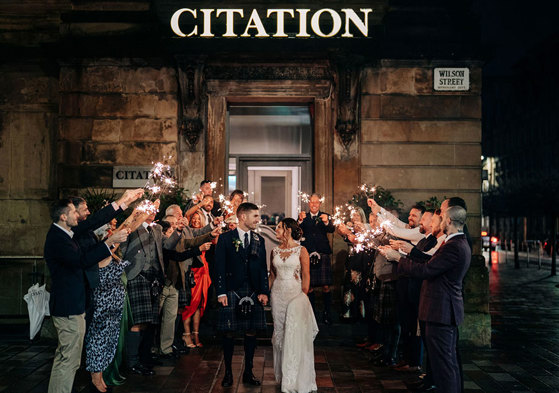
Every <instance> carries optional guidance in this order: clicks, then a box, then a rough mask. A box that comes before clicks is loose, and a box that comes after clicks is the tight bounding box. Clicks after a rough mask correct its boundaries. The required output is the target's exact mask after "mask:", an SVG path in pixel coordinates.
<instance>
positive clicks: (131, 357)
mask: <svg viewBox="0 0 559 393" xmlns="http://www.w3.org/2000/svg"><path fill="white" fill-rule="evenodd" d="M141 338H142V336H141V333H140V332H132V331H129V332H128V334H127V335H126V363H127V364H128V367H133V366H135V365H136V364H138V363H140V358H139V357H138V348H139V347H140V340H141Z"/></svg>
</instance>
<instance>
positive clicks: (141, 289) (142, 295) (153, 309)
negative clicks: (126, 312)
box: [127, 271, 159, 324]
mask: <svg viewBox="0 0 559 393" xmlns="http://www.w3.org/2000/svg"><path fill="white" fill-rule="evenodd" d="M143 274H145V275H146V276H147V278H146V277H144V275H142V274H139V275H138V276H137V277H136V278H134V279H133V280H129V281H128V286H127V290H128V298H129V300H130V309H131V310H132V317H133V321H134V324H140V323H152V324H156V323H158V322H159V299H154V298H153V297H152V296H151V283H152V280H153V279H154V274H153V272H151V271H149V272H144V273H143Z"/></svg>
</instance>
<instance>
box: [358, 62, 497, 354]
mask: <svg viewBox="0 0 559 393" xmlns="http://www.w3.org/2000/svg"><path fill="white" fill-rule="evenodd" d="M437 66H450V65H449V64H448V62H445V63H444V64H435V63H433V62H421V61H388V60H385V61H381V62H380V64H379V65H377V66H375V67H369V68H367V69H365V70H364V72H363V77H362V86H361V133H360V142H359V157H360V182H361V183H367V184H371V185H374V184H378V185H381V186H383V187H384V188H386V189H388V190H390V191H392V193H393V194H394V196H395V197H396V198H399V199H401V200H402V202H403V203H404V208H403V210H404V212H405V213H407V211H408V210H409V208H410V207H411V206H412V205H413V204H414V203H415V202H417V201H421V200H425V199H428V198H430V197H432V196H436V197H438V198H439V199H441V200H442V199H443V198H444V197H450V196H460V197H462V198H464V200H465V201H466V203H467V205H468V222H467V223H468V227H469V230H470V233H471V235H472V238H473V241H474V254H479V253H480V251H481V247H480V231H481V68H480V65H479V64H477V63H473V64H467V63H466V64H464V63H463V62H462V63H460V64H456V66H457V67H464V66H469V67H470V83H471V89H470V90H469V91H467V92H435V91H434V89H433V68H435V67H437ZM405 213H404V214H405ZM465 283H466V285H465V307H466V320H465V323H464V324H463V326H462V328H461V340H463V341H466V342H468V343H470V344H473V345H477V346H490V344H491V318H490V315H489V310H488V304H489V281H488V274H487V269H486V267H485V265H484V264H483V262H480V261H479V260H478V259H477V258H473V261H472V267H471V268H470V270H469V272H468V274H467V276H466V279H465Z"/></svg>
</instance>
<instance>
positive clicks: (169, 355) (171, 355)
mask: <svg viewBox="0 0 559 393" xmlns="http://www.w3.org/2000/svg"><path fill="white" fill-rule="evenodd" d="M159 359H161V360H169V359H176V356H175V355H174V353H173V352H169V353H162V354H161V355H159Z"/></svg>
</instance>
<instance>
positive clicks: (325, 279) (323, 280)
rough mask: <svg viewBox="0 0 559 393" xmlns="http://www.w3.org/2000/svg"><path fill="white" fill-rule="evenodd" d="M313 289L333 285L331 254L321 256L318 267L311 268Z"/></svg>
mask: <svg viewBox="0 0 559 393" xmlns="http://www.w3.org/2000/svg"><path fill="white" fill-rule="evenodd" d="M310 276H311V284H310V287H311V288H316V287H323V286H325V285H332V264H331V262H330V254H320V263H319V264H318V266H316V267H315V266H312V265H311V267H310Z"/></svg>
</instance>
